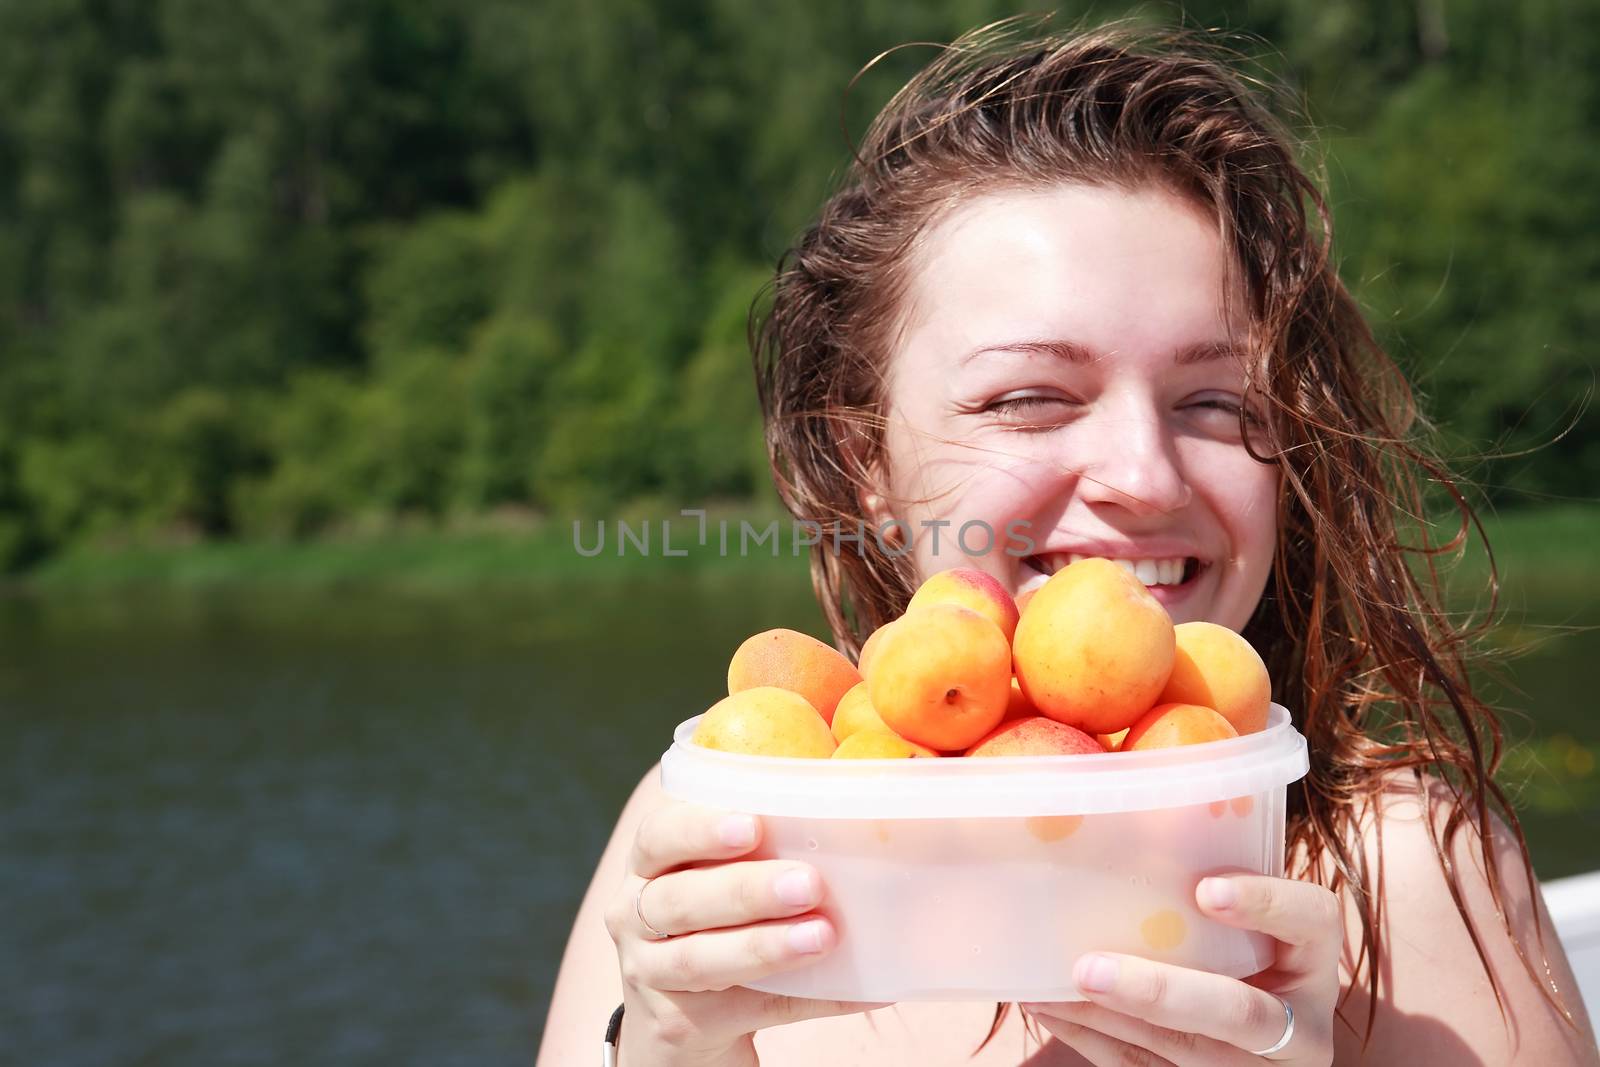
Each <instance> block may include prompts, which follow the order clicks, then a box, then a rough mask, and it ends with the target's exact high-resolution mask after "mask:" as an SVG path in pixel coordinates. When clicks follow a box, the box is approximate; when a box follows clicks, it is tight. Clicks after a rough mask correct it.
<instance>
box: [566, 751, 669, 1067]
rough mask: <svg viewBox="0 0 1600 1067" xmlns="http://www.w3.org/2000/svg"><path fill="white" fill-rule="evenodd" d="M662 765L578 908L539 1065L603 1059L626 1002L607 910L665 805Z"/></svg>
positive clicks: (652, 772)
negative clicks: (615, 1016) (634, 851)
mask: <svg viewBox="0 0 1600 1067" xmlns="http://www.w3.org/2000/svg"><path fill="white" fill-rule="evenodd" d="M664 800H665V798H664V797H663V795H662V793H661V774H660V770H659V768H658V767H651V768H650V769H649V770H648V771H646V772H645V775H644V777H643V778H641V779H640V780H639V784H638V785H637V786H635V787H634V790H633V793H632V795H631V796H629V797H628V802H627V803H626V804H625V805H624V806H623V808H622V814H621V815H619V816H618V817H617V823H616V826H615V827H613V828H612V831H611V838H610V840H608V841H607V842H606V847H605V851H604V852H603V853H602V854H601V856H600V862H599V863H598V864H596V865H595V871H594V876H593V877H592V878H591V879H590V880H589V888H588V890H587V891H586V892H585V893H584V896H583V902H582V903H581V904H580V905H579V906H578V916H577V918H576V919H575V920H574V921H573V924H572V932H571V933H570V934H568V935H567V949H566V952H565V953H563V954H562V957H561V970H560V971H559V972H558V974H557V976H556V984H555V989H554V991H553V993H552V994H551V997H550V1011H549V1014H548V1015H547V1016H546V1018H545V1025H544V1037H543V1038H542V1039H541V1041H540V1044H539V1058H538V1060H537V1061H536V1062H537V1064H538V1065H539V1067H545V1065H547V1064H550V1065H554V1064H569V1063H587V1062H590V1061H592V1060H596V1059H598V1058H599V1054H600V1041H601V1038H602V1037H604V1036H605V1027H606V1021H607V1020H608V1019H609V1018H610V1017H611V1013H612V1011H614V1010H615V1009H616V1006H617V1005H618V1004H620V1003H621V1002H622V976H621V974H620V973H619V972H618V970H617V953H616V947H615V945H613V944H612V941H611V936H610V935H609V934H608V933H606V928H605V918H604V915H605V908H606V904H607V903H608V902H609V901H610V900H611V897H612V894H613V893H615V892H616V891H617V889H618V887H620V886H621V885H622V880H623V877H624V875H625V874H626V872H627V864H628V852H629V850H630V849H631V848H632V847H633V837H634V834H635V833H636V832H637V831H638V829H639V824H640V823H641V822H643V821H644V817H645V816H646V815H648V814H649V813H650V812H652V811H654V810H655V809H656V808H658V807H660V806H661V804H662V803H663V802H664Z"/></svg>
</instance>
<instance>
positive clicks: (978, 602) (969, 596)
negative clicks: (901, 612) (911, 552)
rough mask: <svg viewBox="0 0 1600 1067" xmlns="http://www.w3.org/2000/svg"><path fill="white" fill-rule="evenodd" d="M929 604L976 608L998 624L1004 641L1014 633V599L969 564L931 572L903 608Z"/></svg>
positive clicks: (922, 606) (914, 608) (1015, 621)
mask: <svg viewBox="0 0 1600 1067" xmlns="http://www.w3.org/2000/svg"><path fill="white" fill-rule="evenodd" d="M930 604H958V605H960V606H961V607H964V608H969V609H971V610H972V611H976V612H977V613H978V614H979V615H982V616H983V617H984V618H986V619H988V620H989V621H990V622H992V623H994V624H995V625H996V626H998V627H999V628H1000V632H1001V633H1002V634H1005V638H1006V640H1007V641H1008V642H1009V641H1010V640H1011V635H1012V634H1014V633H1016V632H1017V603H1016V601H1014V600H1012V599H1011V594H1010V593H1008V592H1006V587H1005V586H1003V585H1001V584H1000V581H999V579H997V578H995V576H994V575H992V574H985V573H984V572H983V571H980V570H976V569H975V568H972V567H956V568H954V569H952V570H948V571H940V572H939V573H938V574H935V575H933V576H932V577H931V578H929V579H928V580H927V581H925V582H923V583H922V585H920V586H919V587H918V588H917V591H916V593H915V594H914V595H913V596H912V597H911V603H909V604H907V605H906V611H907V612H911V611H915V610H916V609H917V608H925V607H927V606H928V605H930Z"/></svg>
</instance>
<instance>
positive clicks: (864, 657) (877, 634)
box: [856, 619, 900, 678]
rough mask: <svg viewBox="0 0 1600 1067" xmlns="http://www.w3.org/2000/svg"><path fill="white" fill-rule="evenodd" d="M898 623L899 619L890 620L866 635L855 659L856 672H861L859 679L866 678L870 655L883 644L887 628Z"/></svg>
mask: <svg viewBox="0 0 1600 1067" xmlns="http://www.w3.org/2000/svg"><path fill="white" fill-rule="evenodd" d="M899 621H900V620H899V619H891V620H890V621H889V622H886V623H884V624H883V625H882V626H880V627H878V628H877V629H876V630H874V631H872V632H871V633H870V634H868V635H867V639H866V640H865V641H863V642H861V655H859V656H857V657H856V670H858V671H860V672H861V677H863V678H865V677H866V676H867V671H868V670H869V669H870V668H869V667H868V663H869V661H871V659H872V654H873V653H874V652H876V651H877V650H878V645H880V644H881V643H882V642H883V636H884V634H885V633H886V632H887V631H888V629H889V627H891V626H893V625H894V624H895V623H897V622H899Z"/></svg>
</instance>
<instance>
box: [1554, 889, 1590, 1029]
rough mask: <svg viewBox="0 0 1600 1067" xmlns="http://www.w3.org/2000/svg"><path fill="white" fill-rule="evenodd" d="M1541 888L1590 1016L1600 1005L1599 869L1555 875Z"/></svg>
mask: <svg viewBox="0 0 1600 1067" xmlns="http://www.w3.org/2000/svg"><path fill="white" fill-rule="evenodd" d="M1541 888H1542V889H1543V891H1544V903H1545V907H1547V908H1549V909H1550V921H1551V922H1553V923H1554V924H1555V928H1556V933H1558V934H1560V935H1561V947H1562V948H1564V949H1565V950H1566V953H1567V962H1569V963H1570V964H1572V973H1573V975H1574V976H1576V978H1577V979H1578V990H1579V992H1581V993H1582V994H1583V999H1584V1002H1585V1003H1586V1004H1587V1005H1588V1006H1589V1012H1590V1017H1591V1018H1593V1017H1594V1011H1595V1009H1596V1006H1597V1005H1600V871H1590V872H1589V873H1588V874H1578V875H1573V876H1572V877H1571V878H1558V879H1556V880H1555V881H1553V882H1545V883H1544V884H1543V886H1542V887H1541Z"/></svg>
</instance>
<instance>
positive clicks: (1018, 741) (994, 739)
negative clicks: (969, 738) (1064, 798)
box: [967, 715, 1105, 756]
mask: <svg viewBox="0 0 1600 1067" xmlns="http://www.w3.org/2000/svg"><path fill="white" fill-rule="evenodd" d="M1104 751H1105V749H1103V748H1101V747H1100V743H1099V742H1097V741H1096V740H1095V739H1094V738H1092V737H1090V736H1089V735H1088V734H1086V733H1084V732H1083V731H1082V730H1079V729H1077V728H1076V727H1073V726H1068V725H1067V724H1065V723H1060V722H1056V721H1055V720H1054V719H1047V718H1045V717H1044V716H1043V715H1035V716H1034V717H1033V718H1031V719H1018V720H1016V721H1015V722H1002V723H1001V724H1000V725H999V726H996V727H995V728H994V729H993V730H990V731H989V733H988V734H987V735H985V736H984V738H983V739H982V740H980V741H979V742H978V743H977V744H975V745H973V746H972V747H971V748H969V749H967V755H969V756H1078V755H1084V754H1086V753H1090V752H1104Z"/></svg>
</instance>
